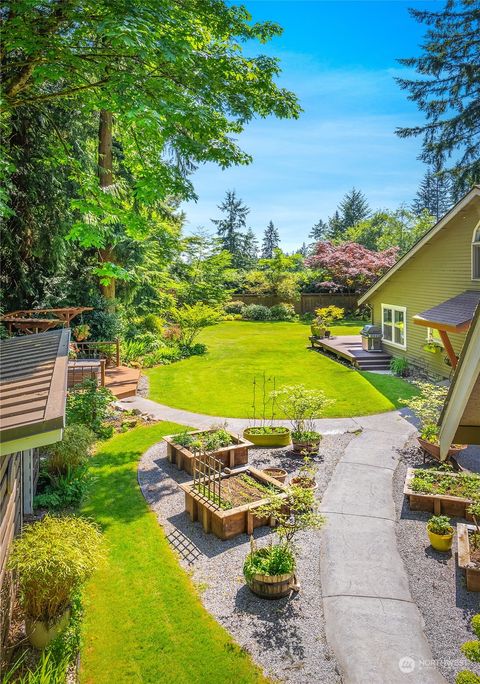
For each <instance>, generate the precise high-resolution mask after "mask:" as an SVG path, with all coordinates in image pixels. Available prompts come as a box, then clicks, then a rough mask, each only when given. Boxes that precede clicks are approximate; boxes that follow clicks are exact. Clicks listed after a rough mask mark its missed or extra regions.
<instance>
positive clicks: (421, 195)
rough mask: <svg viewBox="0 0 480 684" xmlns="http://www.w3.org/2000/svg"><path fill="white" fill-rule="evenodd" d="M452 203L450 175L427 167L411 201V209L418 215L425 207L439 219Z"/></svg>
mask: <svg viewBox="0 0 480 684" xmlns="http://www.w3.org/2000/svg"><path fill="white" fill-rule="evenodd" d="M454 203H455V202H454V200H453V197H452V182H451V179H450V177H449V176H447V175H446V174H442V173H440V172H439V171H438V172H435V171H434V170H433V169H428V171H427V172H426V174H425V176H424V177H423V180H422V182H421V183H420V186H419V188H418V190H417V194H416V196H415V199H414V200H413V202H412V211H413V212H414V213H415V214H416V215H417V216H420V215H421V214H422V212H423V211H424V210H425V209H426V210H427V211H428V213H429V214H430V215H431V216H433V217H434V218H435V219H436V220H437V221H439V220H440V218H441V217H442V216H443V215H444V214H446V213H447V211H449V209H450V208H451V207H452V205H453V204H454Z"/></svg>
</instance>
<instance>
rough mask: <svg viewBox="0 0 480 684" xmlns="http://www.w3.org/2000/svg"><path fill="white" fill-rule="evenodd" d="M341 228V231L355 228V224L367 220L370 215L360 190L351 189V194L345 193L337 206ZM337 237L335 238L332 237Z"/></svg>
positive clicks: (366, 202)
mask: <svg viewBox="0 0 480 684" xmlns="http://www.w3.org/2000/svg"><path fill="white" fill-rule="evenodd" d="M338 209H339V213H340V221H341V227H342V229H343V230H346V229H347V228H351V227H352V226H356V225H357V223H360V221H363V220H364V219H366V218H368V217H369V215H370V207H369V206H368V201H367V198H366V197H365V195H364V194H363V192H362V191H361V190H356V189H355V188H352V190H351V192H347V194H346V195H345V197H344V198H343V200H342V201H341V202H340V204H339V206H338ZM333 237H337V236H335V235H334V236H333Z"/></svg>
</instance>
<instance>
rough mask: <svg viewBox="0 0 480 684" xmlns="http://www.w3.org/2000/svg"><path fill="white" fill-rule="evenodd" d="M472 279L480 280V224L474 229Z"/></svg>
mask: <svg viewBox="0 0 480 684" xmlns="http://www.w3.org/2000/svg"><path fill="white" fill-rule="evenodd" d="M472 280H480V224H479V225H478V226H477V227H476V228H475V230H474V231H473V240H472Z"/></svg>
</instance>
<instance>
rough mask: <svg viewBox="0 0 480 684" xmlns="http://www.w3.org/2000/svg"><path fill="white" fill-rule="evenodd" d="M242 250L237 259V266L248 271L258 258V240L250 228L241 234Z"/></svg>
mask: <svg viewBox="0 0 480 684" xmlns="http://www.w3.org/2000/svg"><path fill="white" fill-rule="evenodd" d="M241 242H242V250H241V254H240V256H239V258H238V260H237V268H241V269H243V270H245V271H248V270H250V269H252V268H254V266H255V264H256V263H257V259H258V240H257V238H256V237H255V233H254V232H253V230H252V229H251V228H249V229H248V230H247V232H246V233H245V235H242V236H241Z"/></svg>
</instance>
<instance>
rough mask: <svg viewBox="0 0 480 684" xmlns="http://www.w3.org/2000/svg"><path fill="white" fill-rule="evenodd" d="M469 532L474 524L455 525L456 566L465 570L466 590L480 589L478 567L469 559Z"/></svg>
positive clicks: (472, 530) (479, 571) (479, 569)
mask: <svg viewBox="0 0 480 684" xmlns="http://www.w3.org/2000/svg"><path fill="white" fill-rule="evenodd" d="M469 532H475V527H474V525H464V524H463V523H459V524H458V525H457V541H458V567H459V568H462V569H463V570H465V580H466V585H467V590H468V591H480V568H479V567H478V566H476V565H474V564H473V563H472V562H471V560H470V540H469V538H468V533H469Z"/></svg>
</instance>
